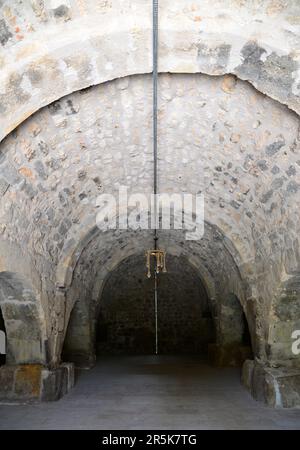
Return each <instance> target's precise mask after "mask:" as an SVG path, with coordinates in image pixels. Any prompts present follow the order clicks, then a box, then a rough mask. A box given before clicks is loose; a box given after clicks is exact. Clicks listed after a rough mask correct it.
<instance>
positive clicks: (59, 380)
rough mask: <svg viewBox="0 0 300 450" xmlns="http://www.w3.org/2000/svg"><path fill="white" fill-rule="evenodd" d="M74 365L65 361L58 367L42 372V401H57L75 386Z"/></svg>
mask: <svg viewBox="0 0 300 450" xmlns="http://www.w3.org/2000/svg"><path fill="white" fill-rule="evenodd" d="M74 381H75V376H74V365H73V364H72V363H63V364H62V365H61V366H59V367H58V368H56V369H53V370H48V369H44V370H43V372H42V389H41V401H55V400H59V399H60V398H61V397H63V396H64V395H66V394H67V393H68V392H69V391H70V390H71V389H72V388H73V386H74Z"/></svg>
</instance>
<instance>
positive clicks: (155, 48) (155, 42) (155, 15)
mask: <svg viewBox="0 0 300 450" xmlns="http://www.w3.org/2000/svg"><path fill="white" fill-rule="evenodd" d="M157 91H158V0H153V163H154V164H153V193H154V248H155V250H156V249H157V241H158V236H157V226H156V224H157V199H156V195H157V191H158V180H157V178H158V177H157V147H158V145H157V142H158V137H157Z"/></svg>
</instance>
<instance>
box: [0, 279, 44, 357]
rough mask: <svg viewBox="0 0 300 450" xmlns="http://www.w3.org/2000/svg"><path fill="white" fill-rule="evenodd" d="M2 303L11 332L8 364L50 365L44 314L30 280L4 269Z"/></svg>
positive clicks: (7, 333)
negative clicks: (47, 363)
mask: <svg viewBox="0 0 300 450" xmlns="http://www.w3.org/2000/svg"><path fill="white" fill-rule="evenodd" d="M0 306H1V310H2V314H3V318H4V323H5V329H6V335H7V359H6V362H7V364H12V365H14V364H46V359H47V355H46V354H47V349H46V339H45V330H44V324H43V322H42V314H41V310H40V306H39V304H38V300H37V298H36V294H35V293H34V291H33V289H32V287H31V286H30V284H29V283H28V281H27V280H25V279H24V278H23V277H22V276H21V275H19V274H17V273H12V272H1V273H0Z"/></svg>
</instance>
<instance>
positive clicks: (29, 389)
mask: <svg viewBox="0 0 300 450" xmlns="http://www.w3.org/2000/svg"><path fill="white" fill-rule="evenodd" d="M41 371H42V366H40V365H36V364H28V365H24V366H19V367H18V369H17V370H16V374H15V386H14V394H15V397H17V398H20V399H38V398H39V396H40V390H41Z"/></svg>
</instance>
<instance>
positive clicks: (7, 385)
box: [0, 366, 16, 400]
mask: <svg viewBox="0 0 300 450" xmlns="http://www.w3.org/2000/svg"><path fill="white" fill-rule="evenodd" d="M15 371H16V366H2V367H0V399H1V400H2V399H9V398H10V397H11V396H12V393H13V390H14V380H15Z"/></svg>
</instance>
